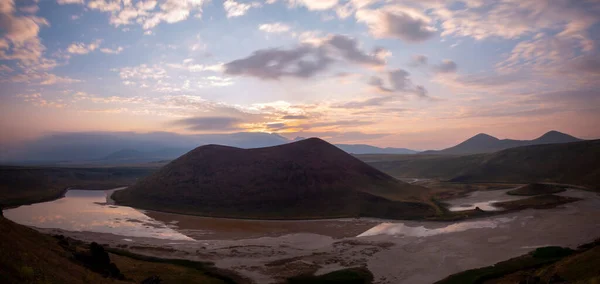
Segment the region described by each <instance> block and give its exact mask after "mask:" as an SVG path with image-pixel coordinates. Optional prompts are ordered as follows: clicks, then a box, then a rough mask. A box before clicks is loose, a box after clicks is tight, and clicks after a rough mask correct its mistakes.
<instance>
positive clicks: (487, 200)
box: [445, 188, 528, 211]
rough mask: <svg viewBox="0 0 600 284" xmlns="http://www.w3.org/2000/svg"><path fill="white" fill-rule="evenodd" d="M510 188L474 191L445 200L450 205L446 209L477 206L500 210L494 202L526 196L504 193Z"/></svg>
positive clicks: (486, 209)
mask: <svg viewBox="0 0 600 284" xmlns="http://www.w3.org/2000/svg"><path fill="white" fill-rule="evenodd" d="M512 189H513V188H509V189H501V190H490V191H475V192H472V193H470V194H469V195H467V196H465V197H461V198H456V199H450V200H446V201H445V203H447V204H449V205H450V206H449V207H448V210H450V211H465V210H473V209H475V208H477V207H479V209H481V210H483V211H501V210H503V209H502V208H500V207H495V206H494V203H496V202H504V201H513V200H519V199H523V198H527V197H528V196H513V195H508V194H506V192H508V191H510V190H512Z"/></svg>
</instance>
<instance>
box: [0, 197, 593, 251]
mask: <svg viewBox="0 0 600 284" xmlns="http://www.w3.org/2000/svg"><path fill="white" fill-rule="evenodd" d="M508 190H510V189H506V190H494V191H479V192H473V193H471V194H469V195H468V196H465V197H462V198H458V199H454V200H447V201H446V203H448V204H449V209H450V210H451V211H460V210H469V209H474V208H475V207H479V208H480V209H482V210H500V209H499V208H496V207H494V206H493V203H494V202H499V201H508V200H516V199H520V198H524V197H517V196H510V195H507V194H506V191H508ZM113 191H114V190H108V191H92V190H69V191H68V192H67V193H66V196H65V197H63V198H60V199H57V200H54V201H49V202H43V203H37V204H33V205H26V206H21V207H18V208H14V209H8V210H5V211H4V216H5V217H6V218H8V219H10V220H12V221H14V222H17V223H19V224H23V225H27V226H33V227H38V228H48V229H62V230H67V231H79V232H96V233H109V234H114V235H119V236H124V237H146V238H155V239H166V240H185V241H194V240H206V239H243V238H257V237H264V236H283V235H286V234H295V233H313V234H320V235H327V236H331V237H336V238H339V237H351V236H357V237H369V236H376V235H392V236H407V237H430V236H435V235H440V234H450V233H457V232H463V231H466V230H472V229H484V228H490V229H493V228H497V227H499V226H503V225H508V224H509V223H510V222H512V221H514V219H511V218H502V217H496V218H486V219H481V220H476V221H462V222H456V223H440V224H437V225H435V226H434V227H433V228H427V227H425V226H429V227H431V225H432V224H433V223H431V222H415V221H412V222H404V221H400V222H389V221H388V222H381V221H379V220H377V219H369V218H367V219H360V220H358V219H335V220H319V221H310V220H306V221H260V220H235V219H219V218H204V217H198V216H187V215H179V214H168V213H159V212H147V213H146V212H145V211H143V210H138V209H135V208H131V207H127V206H116V205H111V204H109V203H110V202H107V201H108V200H107V199H108V198H107V196H109V195H110V194H111V193H112V192H113ZM562 194H565V195H568V194H571V195H572V194H579V195H586V197H587V198H590V196H589V195H590V193H586V192H580V191H573V190H569V191H567V192H564V193H562ZM582 197H583V196H582ZM150 216H152V217H150ZM340 230H341V231H343V232H345V234H340V232H338V231H340ZM361 232H362V233H361Z"/></svg>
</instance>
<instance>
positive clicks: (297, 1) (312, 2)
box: [287, 0, 339, 11]
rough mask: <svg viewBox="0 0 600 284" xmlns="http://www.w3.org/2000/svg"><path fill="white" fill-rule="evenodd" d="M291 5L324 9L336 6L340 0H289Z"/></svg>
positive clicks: (309, 8) (314, 9)
mask: <svg viewBox="0 0 600 284" xmlns="http://www.w3.org/2000/svg"><path fill="white" fill-rule="evenodd" d="M287 2H288V3H289V5H290V7H295V6H304V7H306V8H307V9H308V10H313V11H322V10H328V9H331V8H333V7H335V6H336V5H337V4H338V2H339V1H338V0H287Z"/></svg>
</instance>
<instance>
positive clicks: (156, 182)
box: [113, 138, 435, 219]
mask: <svg viewBox="0 0 600 284" xmlns="http://www.w3.org/2000/svg"><path fill="white" fill-rule="evenodd" d="M425 190H426V189H425V188H422V187H419V186H413V185H410V184H407V183H403V182H400V181H398V180H395V179H394V178H392V177H390V176H389V175H387V174H384V173H382V172H380V171H378V170H376V169H374V168H372V167H370V166H369V165H367V164H365V163H363V162H361V161H360V160H358V159H356V158H354V157H352V156H351V155H349V154H347V153H345V152H344V151H342V150H340V149H339V148H337V147H335V146H333V145H331V144H329V143H327V142H325V141H323V140H320V139H317V138H311V139H306V140H302V141H299V142H295V143H290V144H285V145H280V146H275V147H268V148H257V149H239V148H233V147H225V146H218V145H208V146H202V147H198V148H196V149H195V150H193V151H191V152H189V153H187V154H185V155H183V156H182V157H180V158H178V159H176V160H175V161H173V162H171V163H169V164H168V165H166V166H164V167H163V168H161V169H160V170H159V171H157V172H156V173H155V174H153V175H151V176H149V177H147V178H145V179H143V180H141V181H139V182H137V183H136V184H135V185H133V186H131V187H129V188H128V189H125V190H122V191H118V192H116V193H115V194H114V195H113V198H114V199H115V200H116V201H117V202H118V203H120V204H126V205H131V206H134V207H139V208H144V209H154V210H160V211H169V212H176V213H184V214H195V215H204V216H216V217H236V218H266V219H301V218H333V217H358V216H371V217H386V218H419V217H424V216H428V215H431V214H433V213H434V212H435V210H434V207H433V206H430V205H429V204H424V203H421V202H419V201H420V200H421V195H422V194H423V191H425Z"/></svg>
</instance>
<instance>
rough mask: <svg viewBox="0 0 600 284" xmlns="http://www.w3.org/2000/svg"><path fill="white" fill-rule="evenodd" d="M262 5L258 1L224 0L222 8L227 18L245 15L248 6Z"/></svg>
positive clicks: (256, 6) (248, 8)
mask: <svg viewBox="0 0 600 284" xmlns="http://www.w3.org/2000/svg"><path fill="white" fill-rule="evenodd" d="M260 6H262V4H261V3H259V2H252V3H240V2H236V1H234V0H225V2H223V8H224V9H225V12H227V18H233V17H239V16H243V15H245V14H246V13H247V12H248V10H250V8H258V7H260Z"/></svg>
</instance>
